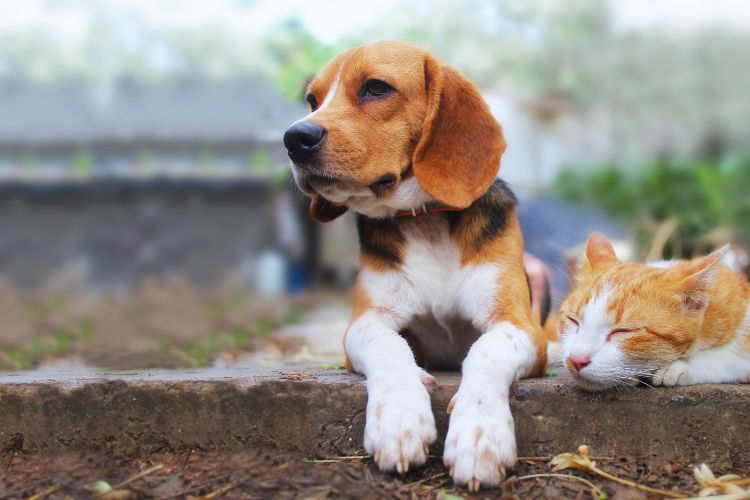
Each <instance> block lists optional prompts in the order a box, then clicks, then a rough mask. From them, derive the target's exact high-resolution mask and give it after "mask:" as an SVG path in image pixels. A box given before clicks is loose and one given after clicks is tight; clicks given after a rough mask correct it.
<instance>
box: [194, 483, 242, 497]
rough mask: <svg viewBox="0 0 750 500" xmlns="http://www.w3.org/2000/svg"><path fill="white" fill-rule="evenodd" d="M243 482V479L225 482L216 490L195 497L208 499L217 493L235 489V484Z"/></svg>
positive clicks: (216, 495)
mask: <svg viewBox="0 0 750 500" xmlns="http://www.w3.org/2000/svg"><path fill="white" fill-rule="evenodd" d="M244 482H245V481H235V482H233V483H229V484H225V485H224V486H222V487H221V488H219V489H218V490H215V491H212V492H211V493H208V494H206V495H203V496H202V497H197V498H198V499H200V500H209V499H211V498H216V497H218V496H219V495H223V494H224V493H226V492H228V491H231V490H233V489H235V488H236V487H237V486H239V485H241V484H242V483H244ZM196 500H197V499H196Z"/></svg>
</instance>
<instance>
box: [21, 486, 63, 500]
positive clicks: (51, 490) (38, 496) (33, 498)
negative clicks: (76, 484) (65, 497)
mask: <svg viewBox="0 0 750 500" xmlns="http://www.w3.org/2000/svg"><path fill="white" fill-rule="evenodd" d="M64 487H65V483H60V484H56V485H54V486H50V487H49V488H47V489H46V490H43V491H40V492H39V493H37V494H36V495H31V496H30V497H29V498H28V499H27V500H40V499H42V498H45V497H48V496H50V495H51V494H53V493H55V492H56V491H58V490H61V489H63V488H64Z"/></svg>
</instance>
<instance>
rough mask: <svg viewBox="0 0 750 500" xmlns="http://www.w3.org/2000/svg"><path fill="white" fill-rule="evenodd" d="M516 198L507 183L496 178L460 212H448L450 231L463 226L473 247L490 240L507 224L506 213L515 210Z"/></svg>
mask: <svg viewBox="0 0 750 500" xmlns="http://www.w3.org/2000/svg"><path fill="white" fill-rule="evenodd" d="M517 203H518V200H517V199H516V195H515V194H513V191H512V190H511V189H510V187H509V186H508V184H507V183H506V182H505V181H503V180H501V179H496V180H495V182H493V183H492V185H491V186H490V188H489V189H488V190H487V192H486V193H485V194H484V195H482V196H481V197H480V198H479V199H477V201H475V202H474V203H472V205H471V206H470V207H469V208H467V209H466V210H464V211H462V212H448V219H449V221H450V225H451V231H454V230H455V229H457V228H458V227H459V226H464V227H466V229H467V230H468V231H469V232H468V234H470V235H471V241H472V244H473V245H474V247H475V248H477V249H479V248H482V246H484V245H486V244H487V243H489V242H490V241H492V240H493V239H494V238H495V237H496V236H497V235H498V234H500V233H502V232H503V231H504V230H505V228H506V227H507V226H508V215H509V214H510V213H512V212H513V210H515V208H516V205H517Z"/></svg>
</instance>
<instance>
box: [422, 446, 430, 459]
mask: <svg viewBox="0 0 750 500" xmlns="http://www.w3.org/2000/svg"><path fill="white" fill-rule="evenodd" d="M423 449H424V457H425V458H427V457H428V456H429V455H430V445H428V444H425V445H424V448H423Z"/></svg>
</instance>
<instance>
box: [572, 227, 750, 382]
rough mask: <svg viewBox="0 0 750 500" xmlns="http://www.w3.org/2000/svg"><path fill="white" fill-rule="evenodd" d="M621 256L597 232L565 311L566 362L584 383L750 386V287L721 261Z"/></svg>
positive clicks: (720, 253)
mask: <svg viewBox="0 0 750 500" xmlns="http://www.w3.org/2000/svg"><path fill="white" fill-rule="evenodd" d="M724 251H725V250H724V249H722V250H719V251H717V252H714V253H713V254H711V255H709V256H706V257H701V258H697V259H693V260H690V261H673V262H660V263H653V264H636V263H625V262H621V261H619V260H618V259H617V257H616V256H615V253H614V250H613V249H612V246H611V245H610V244H609V242H608V241H607V240H605V239H604V238H603V237H602V236H599V235H596V234H594V235H592V236H591V237H590V238H589V241H588V243H587V245H586V256H585V257H584V259H583V262H582V265H581V269H580V271H579V273H578V276H577V280H576V283H575V285H574V290H573V291H572V292H571V293H570V295H569V296H568V298H567V299H566V300H565V301H564V302H563V304H562V306H561V308H560V334H561V341H562V349H563V361H564V363H565V365H566V367H567V368H568V369H569V370H570V372H571V373H572V374H573V377H574V379H575V381H576V382H577V383H578V384H579V385H580V386H582V387H584V388H587V389H591V390H599V389H606V388H608V387H614V386H618V385H619V386H622V385H635V384H637V383H638V382H639V381H640V380H642V379H643V378H648V379H650V383H651V384H653V385H691V384H701V383H728V382H750V285H748V283H747V281H746V280H745V278H744V277H742V276H740V275H738V274H735V273H734V272H732V271H731V270H730V269H729V268H728V267H726V266H725V265H724V264H723V263H722V262H721V257H722V256H723V254H724Z"/></svg>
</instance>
